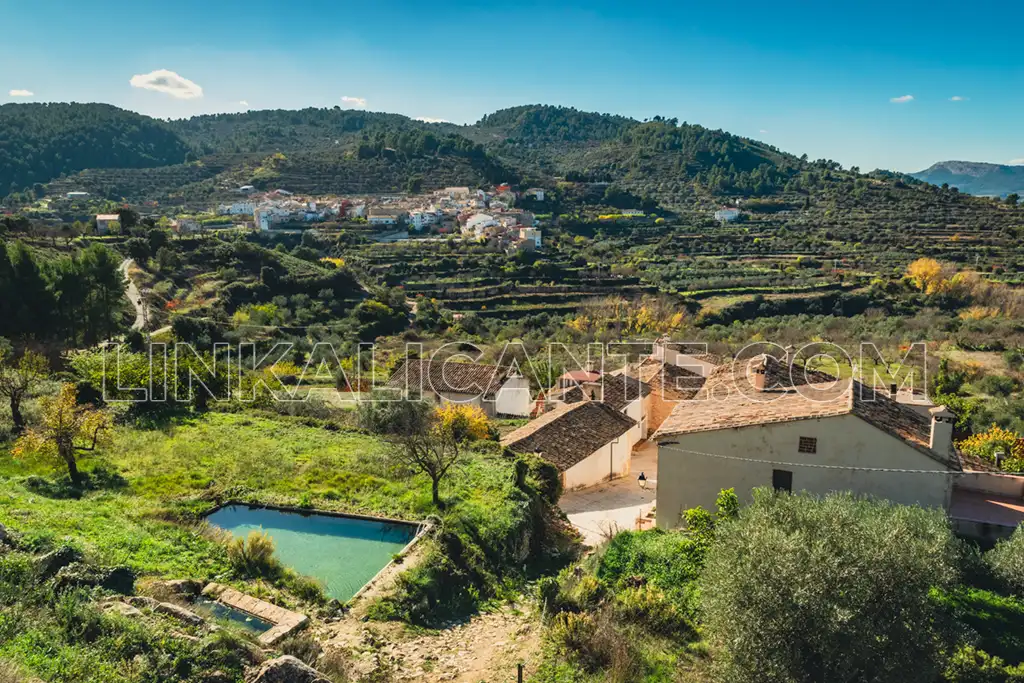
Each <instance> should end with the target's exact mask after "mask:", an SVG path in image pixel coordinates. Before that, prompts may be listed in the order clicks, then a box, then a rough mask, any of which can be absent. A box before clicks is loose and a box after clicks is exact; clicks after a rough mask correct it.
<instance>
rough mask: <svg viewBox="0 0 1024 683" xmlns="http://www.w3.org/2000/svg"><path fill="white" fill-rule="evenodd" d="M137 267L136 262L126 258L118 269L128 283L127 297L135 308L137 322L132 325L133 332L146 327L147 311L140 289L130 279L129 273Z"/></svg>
mask: <svg viewBox="0 0 1024 683" xmlns="http://www.w3.org/2000/svg"><path fill="white" fill-rule="evenodd" d="M134 265H135V261H133V260H132V259H130V258H126V259H125V260H124V261H121V265H120V266H118V269H119V270H120V271H121V274H122V275H123V276H124V279H125V282H127V283H128V288H127V289H125V292H124V294H125V296H126V297H128V301H130V302H132V306H133V307H134V308H135V322H133V323H132V329H133V330H141V329H142V328H143V327H145V325H146V311H145V310H144V308H143V303H142V295H141V294H140V293H139V288H138V287H136V286H135V283H134V282H132V279H131V278H130V277H128V271H129V270H130V269H131V267H132V266H134Z"/></svg>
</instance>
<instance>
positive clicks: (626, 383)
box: [551, 375, 651, 410]
mask: <svg viewBox="0 0 1024 683" xmlns="http://www.w3.org/2000/svg"><path fill="white" fill-rule="evenodd" d="M650 393H651V387H650V385H649V384H647V383H646V382H642V381H640V380H639V379H637V378H635V377H629V376H627V375H604V376H602V377H601V378H600V379H598V380H597V381H596V382H594V383H593V386H591V385H589V384H588V385H586V386H582V387H580V386H573V387H567V388H565V389H562V390H561V391H560V392H555V393H554V395H552V396H551V398H553V399H556V400H559V401H564V402H565V403H578V402H579V401H582V400H583V399H584V398H591V395H593V396H592V397H593V399H594V400H597V401H601V402H602V403H607V404H608V405H610V406H611V407H612V408H614V409H615V410H622V409H623V408H625V407H626V406H628V405H629V404H630V403H632V402H633V401H635V400H637V399H639V398H643V397H645V396H649V395H650Z"/></svg>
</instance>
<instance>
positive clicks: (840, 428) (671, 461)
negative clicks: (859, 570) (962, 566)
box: [657, 415, 953, 528]
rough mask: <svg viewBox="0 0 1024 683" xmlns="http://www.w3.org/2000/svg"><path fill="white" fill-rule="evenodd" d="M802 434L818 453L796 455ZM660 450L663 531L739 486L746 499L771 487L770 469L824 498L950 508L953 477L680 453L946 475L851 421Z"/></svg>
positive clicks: (762, 428)
mask: <svg viewBox="0 0 1024 683" xmlns="http://www.w3.org/2000/svg"><path fill="white" fill-rule="evenodd" d="M801 436H809V437H814V438H817V439H818V444H817V451H818V452H817V453H814V454H805V453H799V452H798V451H797V445H798V443H799V438H800V437H801ZM658 441H659V448H658V507H657V510H658V519H657V523H658V526H659V527H661V528H672V527H676V526H678V525H679V517H680V514H681V513H682V511H683V510H686V509H688V508H692V507H696V506H698V505H699V506H701V507H704V508H706V509H708V510H714V508H715V498H716V496H717V495H718V492H719V491H720V490H722V489H726V488H735V489H736V493H737V494H738V495H739V497H740V500H741V501H749V500H750V492H751V490H752V489H754V488H757V487H761V486H764V487H771V485H772V470H773V469H782V470H788V471H791V472H792V473H793V491H794V492H796V491H801V490H803V491H809V492H811V493H814V494H818V495H824V494H826V493H829V492H831V491H853V492H854V493H858V494H870V495H873V496H876V497H879V498H885V499H888V500H891V501H894V502H897V503H903V504H908V505H909V504H917V505H921V506H924V507H941V508H943V509H945V508H947V507H948V505H949V495H950V491H951V486H952V479H953V477H951V476H946V475H941V474H911V473H896V472H859V471H851V470H829V469H818V468H811V467H786V466H784V465H773V464H771V463H769V462H765V463H763V464H761V463H752V462H743V461H738V460H725V459H722V458H710V457H707V456H702V455H694V454H690V453H681V452H678V451H674V450H673V447H672V446H670V445H669V444H667V443H666V442H678V445H677V446H675V447H676V448H682V449H687V450H692V451H701V452H704V453H715V454H720V455H731V456H737V457H742V458H750V459H755V460H768V461H772V460H774V461H776V462H787V463H808V464H817V465H853V466H858V467H885V468H896V469H919V470H940V469H943V467H942V465H940V464H939V463H938V462H936V461H935V460H933V459H931V458H930V457H928V456H927V455H925V454H923V453H921V452H920V451H918V450H916V449H914V448H912V447H910V446H908V445H907V444H906V443H904V442H903V441H902V440H900V439H897V438H895V437H893V436H891V435H889V434H888V433H886V432H883V431H881V430H879V429H877V428H875V427H873V426H871V425H870V424H868V423H866V422H864V421H863V420H861V419H860V418H858V417H855V416H853V415H842V416H837V417H829V418H823V419H818V420H797V421H795V422H783V423H777V424H768V425H757V426H753V427H742V428H739V429H725V430H719V431H714V432H698V433H695V434H685V435H674V436H665V437H662V438H660V439H659V440H658Z"/></svg>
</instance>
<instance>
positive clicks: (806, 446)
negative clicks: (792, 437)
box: [797, 436, 818, 453]
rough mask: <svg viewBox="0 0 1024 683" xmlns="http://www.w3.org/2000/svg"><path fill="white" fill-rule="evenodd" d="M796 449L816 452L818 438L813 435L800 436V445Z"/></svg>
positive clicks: (803, 451) (802, 451)
mask: <svg viewBox="0 0 1024 683" xmlns="http://www.w3.org/2000/svg"><path fill="white" fill-rule="evenodd" d="M797 450H798V451H799V452H801V453H817V452H818V440H817V439H815V438H814V437H813V436H801V437H800V445H799V447H798V448H797Z"/></svg>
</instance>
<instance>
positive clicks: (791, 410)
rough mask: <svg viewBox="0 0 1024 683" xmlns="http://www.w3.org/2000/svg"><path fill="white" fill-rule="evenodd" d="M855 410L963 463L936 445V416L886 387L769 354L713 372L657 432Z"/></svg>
mask: <svg viewBox="0 0 1024 683" xmlns="http://www.w3.org/2000/svg"><path fill="white" fill-rule="evenodd" d="M758 363H763V364H764V370H765V384H764V387H765V388H764V390H763V391H759V390H757V389H755V388H754V384H753V379H752V378H753V374H752V372H751V370H752V368H753V367H754V366H755V365H756V364H758ZM850 414H852V415H856V416H857V417H859V418H860V419H862V420H864V421H865V422H867V423H868V424H871V425H873V426H874V427H877V428H878V429H880V430H882V431H884V432H886V433H888V434H890V435H892V436H894V437H896V438H898V439H901V440H902V441H904V442H905V443H906V444H907V445H909V446H911V447H913V448H915V449H917V450H918V451H921V452H922V453H924V454H925V455H927V456H928V457H930V458H932V459H933V460H936V461H938V462H940V463H942V464H943V465H946V466H948V467H950V468H951V469H960V463H959V461H958V460H957V459H956V458H955V457H954V456H953V454H952V453H949V454H945V457H943V456H942V455H939V454H937V453H935V452H934V451H932V450H931V448H930V442H931V420H930V419H929V418H927V417H924V416H923V415H921V414H920V413H918V412H917V411H915V410H914V409H913V408H911V407H909V406H905V405H902V404H900V403H898V402H896V401H894V400H892V399H891V398H889V397H888V396H887V395H886V394H885V393H884V392H872V390H871V389H870V388H868V387H866V386H864V385H862V384H861V383H860V382H857V381H854V380H850V379H846V380H839V379H837V378H835V377H833V376H831V375H827V374H825V373H822V372H816V371H813V370H808V371H806V372H805V371H804V369H803V368H801V367H799V366H794V368H793V372H792V373H790V371H789V368H788V367H787V366H786V365H785V364H783V363H781V362H779V361H778V360H776V359H774V358H772V357H770V356H762V357H761V358H760V359H751V360H750V361H748V362H743V361H736V362H735V363H733V364H731V365H726V366H721V367H718V368H715V370H714V371H713V372H712V373H711V375H710V376H709V377H708V379H707V381H706V382H705V383H704V387H703V388H702V389H701V390H700V391H699V392H698V393H697V395H696V396H695V398H694V400H692V401H686V402H683V403H680V404H678V405H676V407H675V408H674V409H673V410H672V414H671V415H669V416H668V418H666V420H665V421H664V422H663V423H662V425H661V427H660V428H659V429H658V431H657V433H656V434H655V438H658V437H662V436H667V435H671V434H689V433H693V432H706V431H716V430H720V429H732V428H737V427H749V426H753V425H760V424H770V423H776V422H792V421H794V420H811V419H818V418H823V417H836V416H839V415H850Z"/></svg>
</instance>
